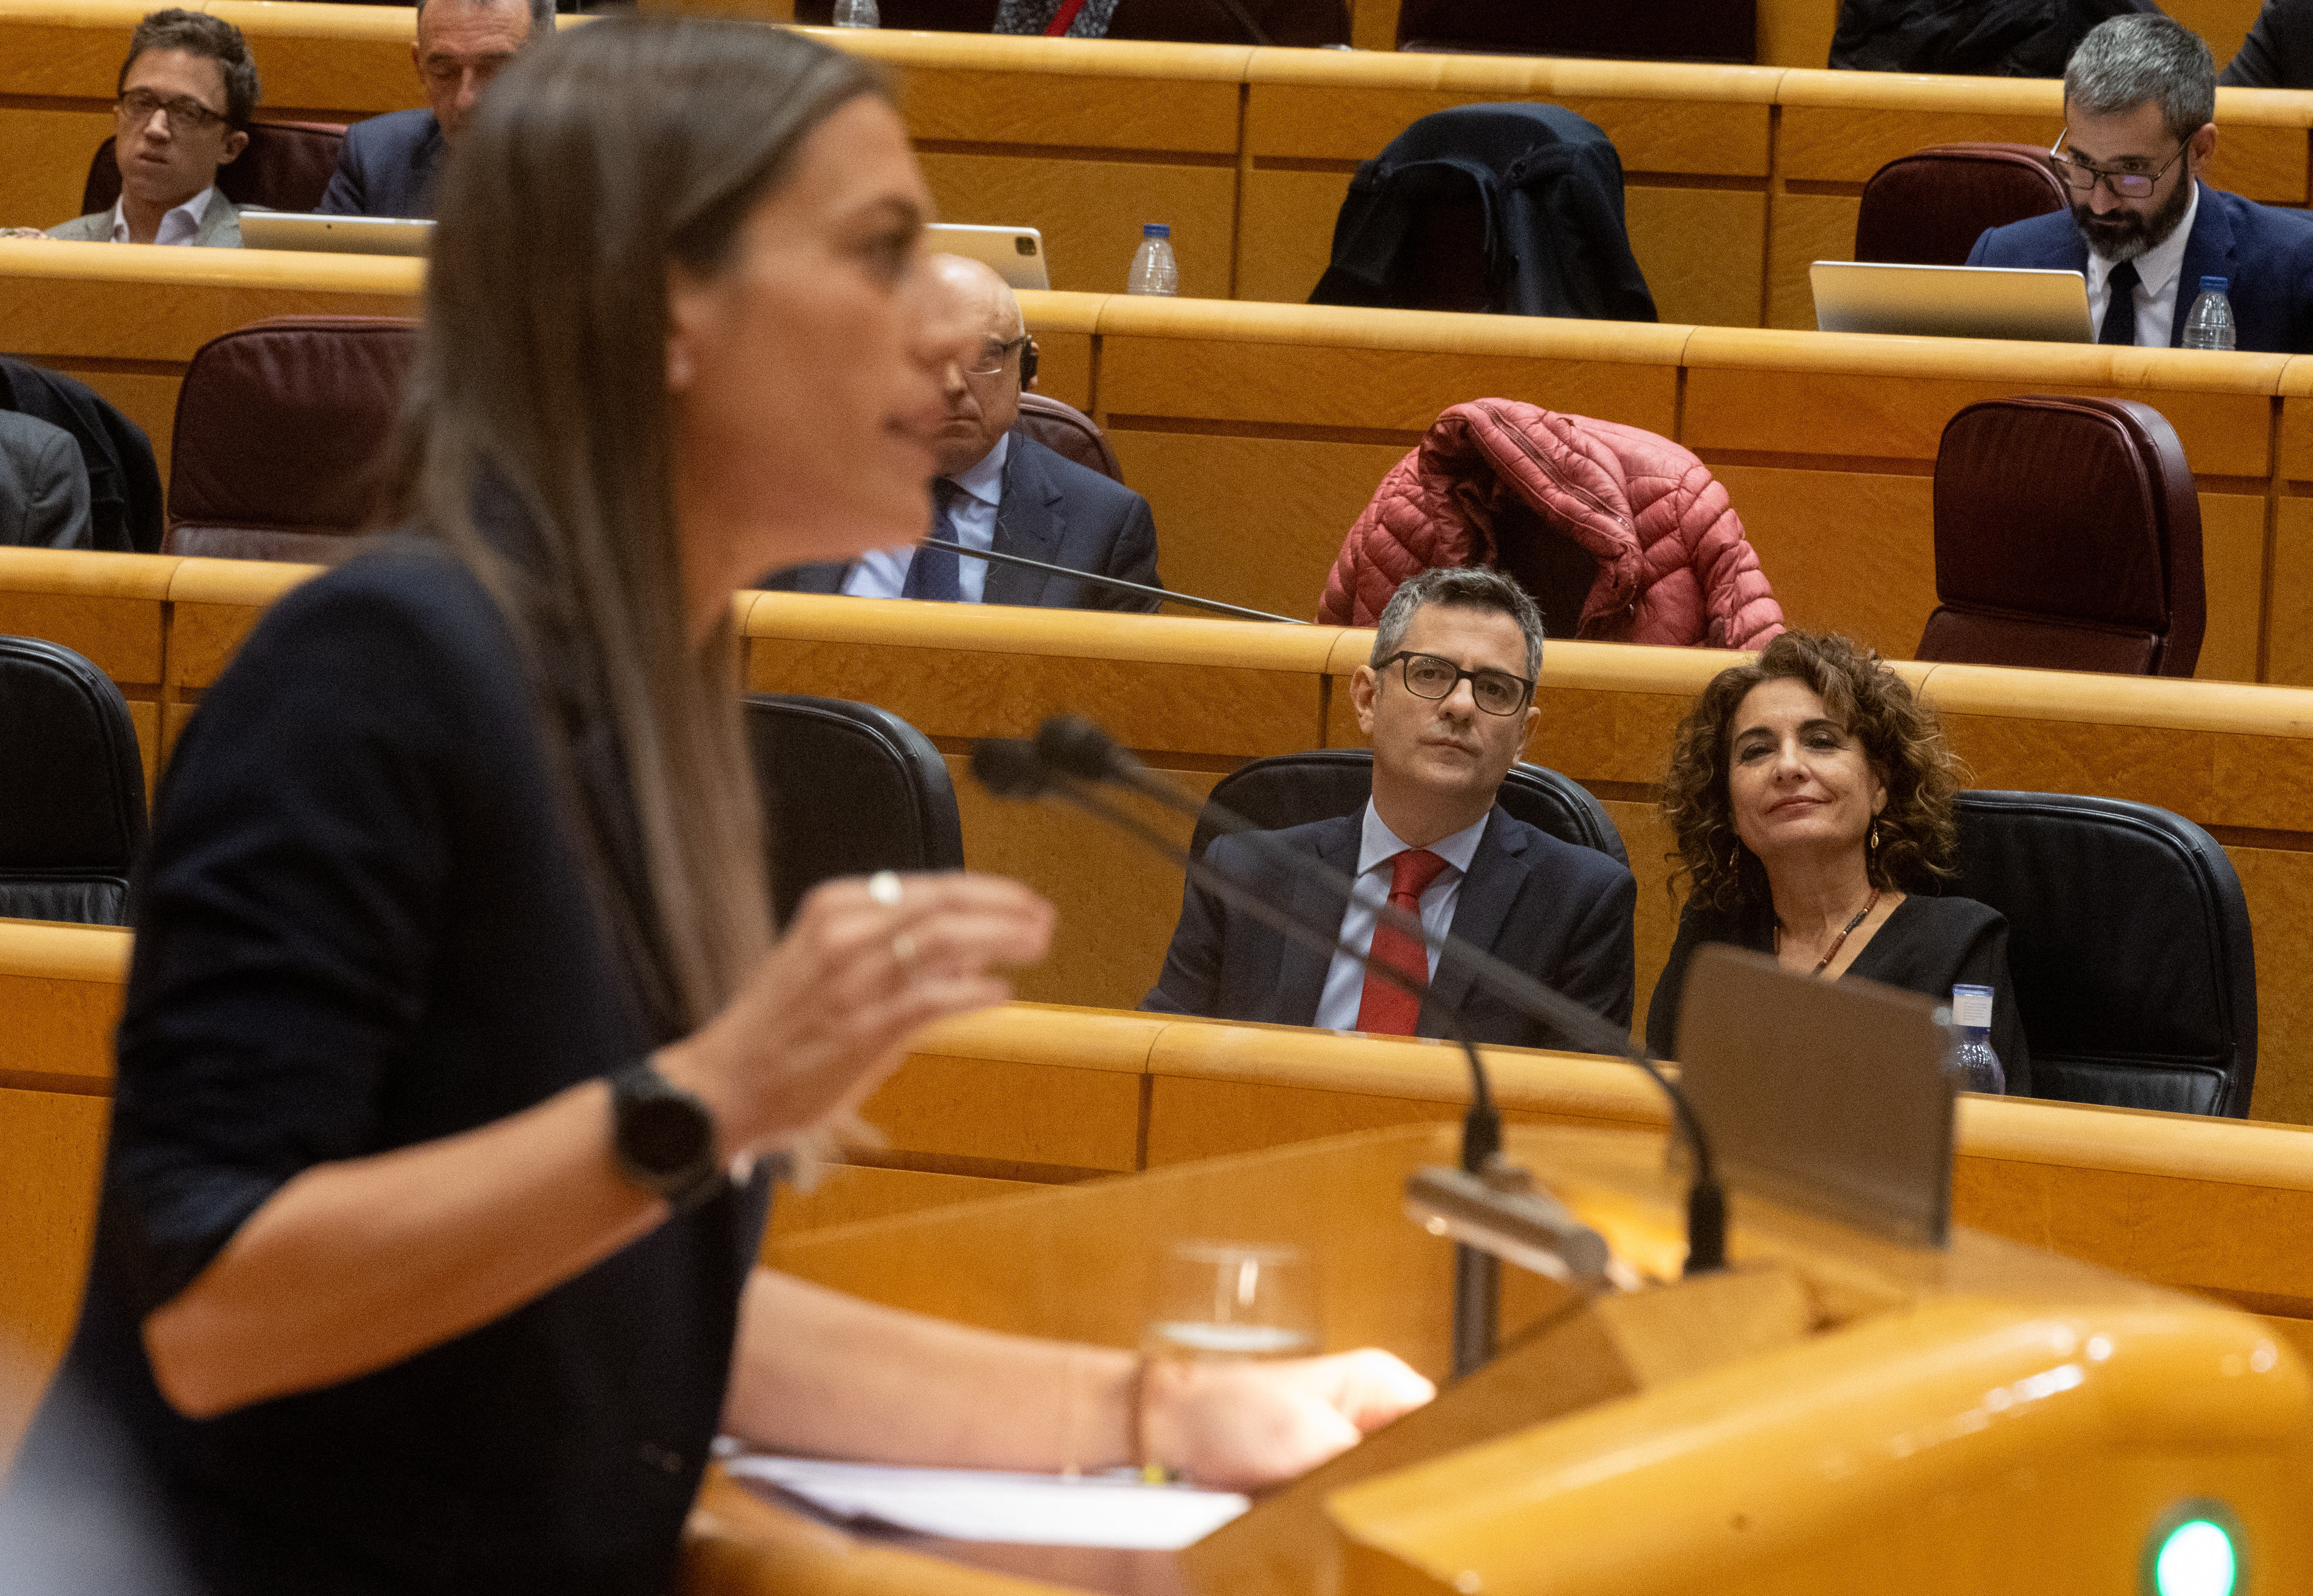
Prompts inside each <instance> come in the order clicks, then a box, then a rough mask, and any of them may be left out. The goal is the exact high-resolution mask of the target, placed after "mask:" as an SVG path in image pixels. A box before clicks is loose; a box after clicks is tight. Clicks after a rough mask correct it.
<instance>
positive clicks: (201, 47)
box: [48, 11, 258, 249]
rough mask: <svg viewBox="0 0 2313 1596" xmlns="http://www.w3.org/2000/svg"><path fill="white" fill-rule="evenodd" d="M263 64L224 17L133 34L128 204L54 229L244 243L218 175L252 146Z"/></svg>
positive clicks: (172, 19)
mask: <svg viewBox="0 0 2313 1596" xmlns="http://www.w3.org/2000/svg"><path fill="white" fill-rule="evenodd" d="M257 96H258V83H257V62H256V61H255V59H253V58H252V57H251V55H250V53H249V41H248V40H245V39H243V38H242V36H241V30H240V29H238V28H236V27H234V26H233V24H232V23H231V22H226V21H225V20H224V19H223V18H222V17H214V16H207V15H203V14H201V13H196V12H189V11H156V12H154V13H153V14H152V15H150V16H148V17H146V18H145V20H144V21H143V22H139V23H137V24H136V32H134V33H132V34H131V35H129V39H128V60H127V61H125V62H124V63H122V65H121V68H120V100H119V104H118V105H116V106H115V107H114V133H113V140H114V142H113V153H114V154H115V156H116V157H117V158H118V159H119V163H120V198H119V201H117V202H116V203H115V204H114V205H113V207H112V208H111V209H110V210H101V211H92V212H91V213H90V214H89V215H87V216H75V218H73V220H71V221H69V222H65V223H62V224H60V225H57V226H54V227H51V228H49V229H48V236H49V237H51V238H60V239H65V240H67V241H69V242H77V243H102V242H107V241H110V242H113V243H162V244H206V245H209V246H212V247H221V248H226V249H233V248H238V247H239V245H240V243H241V217H240V215H239V213H237V212H236V211H235V210H234V209H233V201H232V200H230V199H227V198H225V197H224V195H223V194H220V193H219V192H217V189H216V174H217V169H218V168H219V167H221V166H224V165H226V164H228V163H231V162H232V161H233V158H234V157H235V156H237V155H239V154H241V152H242V149H243V148H244V147H245V146H246V145H248V143H249V134H248V132H247V131H246V129H247V128H248V127H249V116H250V112H251V111H252V110H255V109H256V107H257Z"/></svg>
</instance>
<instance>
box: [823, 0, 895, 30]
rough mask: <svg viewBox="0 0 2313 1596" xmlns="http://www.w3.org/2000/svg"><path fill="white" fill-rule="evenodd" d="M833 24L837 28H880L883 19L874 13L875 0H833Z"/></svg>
mask: <svg viewBox="0 0 2313 1596" xmlns="http://www.w3.org/2000/svg"><path fill="white" fill-rule="evenodd" d="M835 25H836V26H837V27H839V28H880V27H882V26H883V25H884V19H883V18H882V17H880V16H878V15H876V14H875V0H835Z"/></svg>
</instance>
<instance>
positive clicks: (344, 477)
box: [162, 316, 418, 560]
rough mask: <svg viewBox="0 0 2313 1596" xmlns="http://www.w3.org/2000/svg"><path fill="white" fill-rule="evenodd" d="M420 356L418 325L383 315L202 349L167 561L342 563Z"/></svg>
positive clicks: (236, 337) (175, 467) (283, 326)
mask: <svg viewBox="0 0 2313 1596" xmlns="http://www.w3.org/2000/svg"><path fill="white" fill-rule="evenodd" d="M417 349H418V323H417V322H406V321H400V320H395V319H391V318H387V317H374V316H283V317H278V318H276V319H274V320H272V321H268V322H256V323H255V324H253V325H251V326H248V327H243V328H241V329H239V330H237V331H233V332H228V333H225V334H224V335H223V336H222V337H219V338H213V339H210V340H209V341H208V342H207V343H206V344H203V345H202V346H201V347H200V348H199V349H198V350H197V351H196V352H195V353H194V355H193V359H192V364H191V365H190V366H188V367H186V369H185V379H184V383H183V384H182V386H180V388H179V389H178V390H177V422H176V436H175V440H174V443H173V445H172V448H171V459H170V463H169V532H168V535H167V536H166V537H165V538H164V539H163V542H162V548H163V551H165V552H168V553H171V554H202V555H211V556H215V557H217V558H220V559H226V560H331V559H334V558H336V557H337V556H338V555H339V554H341V553H343V552H344V551H345V547H346V540H347V538H348V537H351V536H354V535H356V534H358V533H360V532H361V531H362V530H363V528H364V527H365V525H367V523H368V519H369V512H370V507H371V503H372V499H373V498H374V493H375V490H376V488H377V481H376V479H375V477H374V474H373V470H374V464H375V462H376V457H377V453H378V450H379V448H380V447H381V446H382V445H383V443H384V441H385V437H386V434H387V432H388V431H389V430H390V429H391V427H392V425H393V416H394V411H395V410H396V408H397V407H398V406H399V405H400V402H401V387H402V384H403V381H404V380H405V379H406V378H407V377H408V375H409V365H410V362H411V360H412V359H413V358H414V357H415V356H416V354H417Z"/></svg>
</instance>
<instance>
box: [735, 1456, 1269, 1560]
mask: <svg viewBox="0 0 2313 1596" xmlns="http://www.w3.org/2000/svg"><path fill="white" fill-rule="evenodd" d="M723 1466H724V1468H726V1470H727V1471H729V1472H730V1473H731V1474H732V1475H733V1476H734V1477H737V1478H740V1479H750V1480H761V1481H764V1482H766V1483H768V1484H770V1485H775V1486H779V1487H780V1488H782V1489H783V1490H787V1491H790V1492H792V1493H794V1494H795V1495H797V1496H800V1497H802V1498H803V1499H804V1500H805V1501H806V1502H809V1503H812V1504H813V1505H814V1506H815V1507H817V1508H818V1509H819V1510H820V1511H821V1512H826V1513H831V1514H833V1515H834V1516H835V1517H837V1518H839V1519H844V1520H848V1521H872V1522H874V1523H877V1524H885V1525H889V1526H891V1527H892V1528H893V1529H899V1530H914V1531H916V1532H917V1533H918V1534H921V1535H941V1536H945V1537H946V1538H948V1539H951V1540H1001V1541H1011V1542H1015V1543H1016V1544H1020V1545H1025V1546H1089V1547H1113V1548H1122V1549H1125V1550H1129V1551H1148V1552H1169V1551H1176V1550H1178V1549H1179V1548H1182V1547H1184V1546H1187V1545H1189V1544H1190V1543H1191V1542H1192V1541H1196V1540H1201V1539H1203V1538H1204V1537H1205V1536H1207V1535H1209V1534H1210V1533H1211V1532H1212V1531H1213V1530H1218V1529H1219V1528H1220V1527H1221V1526H1222V1525H1223V1524H1226V1523H1227V1522H1228V1521H1230V1520H1231V1519H1233V1518H1235V1517H1236V1515H1237V1514H1239V1513H1241V1512H1244V1510H1245V1507H1246V1502H1245V1499H1244V1497H1243V1496H1239V1495H1235V1494H1233V1493H1231V1492H1227V1491H1196V1490H1190V1489H1188V1488H1186V1487H1183V1486H1149V1485H1143V1484H1141V1483H1140V1482H1139V1481H1138V1480H1126V1479H1113V1478H1107V1477H1089V1478H1080V1479H1064V1478H1062V1477H1060V1476H1058V1475H1052V1474H998V1473H995V1472H993V1471H991V1470H986V1469H978V1468H884V1467H882V1466H880V1465H875V1464H866V1463H827V1462H822V1461H820V1460H818V1459H812V1458H778V1457H770V1456H768V1455H765V1454H762V1453H747V1454H744V1455H742V1456H739V1457H735V1458H729V1459H726V1460H725V1462H724V1465H723Z"/></svg>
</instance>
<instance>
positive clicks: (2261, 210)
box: [1967, 183, 2313, 355]
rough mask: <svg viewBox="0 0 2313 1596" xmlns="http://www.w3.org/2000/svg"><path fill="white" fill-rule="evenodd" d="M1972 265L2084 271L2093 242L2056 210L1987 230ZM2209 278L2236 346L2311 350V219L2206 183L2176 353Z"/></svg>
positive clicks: (2173, 326) (2176, 328)
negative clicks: (2220, 284)
mask: <svg viewBox="0 0 2313 1596" xmlns="http://www.w3.org/2000/svg"><path fill="white" fill-rule="evenodd" d="M1967 263H1968V264H1969V265H1970V266H2011V267H2030V268H2036V269H2041V270H2046V271H2082V272H2084V271H2086V270H2087V269H2088V265H2089V246H2088V240H2086V239H2085V238H2083V237H2081V236H2080V229H2079V228H2078V227H2077V226H2075V225H2073V224H2072V217H2071V212H2069V211H2054V212H2052V213H2050V214H2049V215H2047V216H2034V217H2033V218H2031V220H2029V221H2026V222H2011V223H2010V224H2009V225H2007V226H2005V227H1993V228H1991V229H1989V230H1988V231H1987V232H1985V234H1983V237H1981V238H1979V239H1977V240H1976V241H1975V248H1974V250H1972V251H1969V252H1968V257H1967ZM2204 277H2212V278H2224V279H2225V282H2226V287H2225V296H2226V297H2227V298H2228V299H2229V300H2231V301H2232V305H2233V325H2234V328H2235V329H2236V337H2237V339H2238V345H2237V347H2238V348H2243V349H2257V350H2261V351H2263V352H2265V353H2266V354H2271V355H2301V354H2304V353H2306V352H2308V351H2309V350H2313V216H2307V215H2306V214H2305V213H2304V212H2303V211H2295V210H2276V209H2274V208H2273V207H2271V206H2269V205H2259V204H2257V203H2256V201H2254V200H2250V199H2244V198H2241V197H2240V196H2239V195H2238V194H2228V193H2226V192H2225V191H2224V190H2221V189H2212V188H2211V187H2209V185H2208V184H2206V183H2203V184H2202V185H2201V208H2200V212H2199V214H2198V215H2196V216H2194V218H2193V235H2192V237H2191V238H2190V239H2188V240H2186V241H2185V269H2184V270H2183V271H2181V272H2179V273H2177V309H2176V313H2175V315H2174V316H2172V317H2171V318H2170V323H2169V329H2168V343H2169V346H2170V347H2171V348H2176V347H2177V346H2179V345H2181V344H2182V343H2183V342H2184V340H2185V312H2187V311H2189V310H2191V309H2192V308H2193V301H2194V299H2195V298H2197V297H2199V295H2200V292H2201V279H2202V278H2204Z"/></svg>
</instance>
